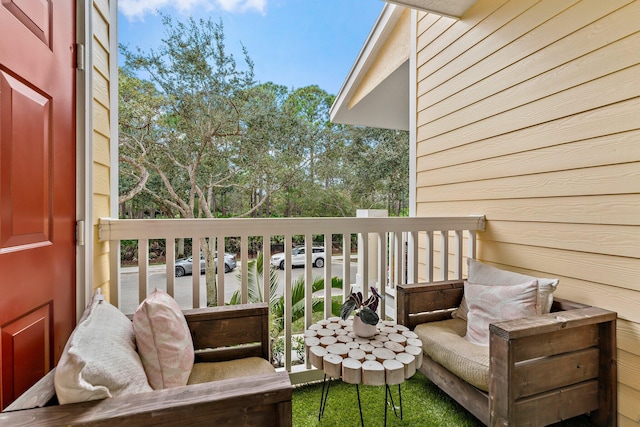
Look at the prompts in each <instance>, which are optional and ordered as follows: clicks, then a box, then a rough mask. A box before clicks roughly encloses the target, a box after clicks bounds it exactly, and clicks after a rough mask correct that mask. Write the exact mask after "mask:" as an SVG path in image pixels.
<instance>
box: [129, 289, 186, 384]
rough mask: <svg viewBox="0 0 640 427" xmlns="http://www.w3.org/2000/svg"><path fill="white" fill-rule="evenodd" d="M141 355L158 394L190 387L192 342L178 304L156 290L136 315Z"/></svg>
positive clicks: (136, 329) (134, 326) (134, 323)
mask: <svg viewBox="0 0 640 427" xmlns="http://www.w3.org/2000/svg"><path fill="white" fill-rule="evenodd" d="M133 330H134V331H135V333H136V342H137V343H138V352H139V353H140V359H142V364H143V366H144V370H145V372H146V373H147V378H148V379H149V384H150V385H151V387H153V388H154V389H156V390H159V389H163V388H169V387H179V386H184V385H187V381H188V380H189V375H191V369H193V361H194V357H195V355H194V351H193V340H192V339H191V332H190V331H189V326H188V325H187V321H186V319H185V318H184V314H183V313H182V310H181V309H180V306H179V305H178V303H177V302H176V301H175V300H174V299H173V298H172V297H171V295H169V294H167V293H166V292H164V291H163V290H161V289H156V290H155V291H153V292H152V293H151V295H149V297H147V299H145V300H144V301H143V302H142V303H141V304H140V306H139V307H138V308H137V309H136V311H135V313H134V314H133Z"/></svg>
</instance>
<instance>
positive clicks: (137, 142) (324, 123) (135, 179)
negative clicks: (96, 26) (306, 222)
mask: <svg viewBox="0 0 640 427" xmlns="http://www.w3.org/2000/svg"><path fill="white" fill-rule="evenodd" d="M163 24H164V28H165V37H164V38H163V39H162V43H161V44H160V47H159V48H157V49H156V50H149V51H146V52H143V51H141V50H139V49H135V48H130V47H128V46H120V49H121V52H122V54H123V56H124V57H125V64H124V66H123V67H122V68H121V69H120V71H119V72H120V81H119V87H120V93H119V129H120V131H119V136H120V138H119V152H120V184H119V185H120V189H119V191H120V203H121V215H122V216H123V217H130V218H148V217H156V216H161V217H169V218H177V217H181V218H198V217H207V218H214V217H238V216H252V217H291V216H307V217H312V216H353V215H354V214H355V210H356V209H357V208H383V209H384V208H386V209H389V210H390V211H391V213H392V214H393V215H401V214H406V206H407V201H408V186H409V182H408V168H409V166H408V165H409V157H408V156H409V150H408V147H409V143H408V141H409V139H408V134H407V132H397V131H389V130H383V129H370V128H360V127H353V126H344V125H338V124H333V123H331V122H330V120H329V111H330V108H331V105H332V104H333V102H334V100H335V96H334V95H332V94H329V93H327V92H326V91H324V90H323V89H321V88H319V87H318V86H315V85H312V86H307V87H303V88H298V89H288V88H287V87H285V86H281V85H277V84H274V83H271V82H267V83H262V84H257V83H256V82H255V81H254V76H253V62H252V60H251V58H250V57H249V54H248V53H247V51H246V50H244V51H243V53H244V55H243V58H242V61H241V62H240V63H238V62H236V60H235V58H234V57H233V56H232V55H230V54H228V53H227V52H226V45H225V43H226V40H225V35H224V27H223V24H222V21H219V22H217V23H216V22H212V21H211V20H196V19H193V18H191V19H187V20H185V21H176V20H173V19H171V18H169V17H163ZM205 250H206V248H205Z"/></svg>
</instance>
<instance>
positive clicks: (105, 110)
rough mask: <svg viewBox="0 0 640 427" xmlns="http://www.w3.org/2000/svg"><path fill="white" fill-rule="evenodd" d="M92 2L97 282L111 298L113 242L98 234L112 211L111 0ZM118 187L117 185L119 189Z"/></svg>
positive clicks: (94, 282)
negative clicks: (110, 252) (110, 247)
mask: <svg viewBox="0 0 640 427" xmlns="http://www.w3.org/2000/svg"><path fill="white" fill-rule="evenodd" d="M112 1H114V0H94V1H93V2H92V11H91V25H92V27H91V28H92V31H93V38H92V41H91V43H92V46H91V52H92V66H93V70H92V71H93V73H92V76H93V80H92V88H93V90H92V104H93V105H92V109H93V141H92V144H93V196H92V197H93V218H92V224H93V226H94V228H95V230H96V232H95V234H94V236H93V239H94V248H95V250H94V259H93V270H94V271H93V277H94V279H93V286H94V289H95V288H102V290H103V292H104V294H105V295H106V296H107V298H109V289H108V286H109V245H108V244H106V243H104V242H99V241H98V238H97V226H98V219H99V218H100V217H101V216H105V215H108V216H110V215H111V209H110V206H111V197H112V196H114V197H117V196H118V195H117V193H116V194H115V195H112V194H111V191H112V190H113V189H112V188H111V173H112V169H111V155H110V153H111V143H112V140H111V117H110V116H111V81H110V78H111V74H112V73H111V72H112V70H111V62H110V58H111V52H110V49H111V39H110V37H111V26H110V25H111V24H110V14H111V10H110V9H111V7H110V5H111V2H112ZM116 191H117V189H116Z"/></svg>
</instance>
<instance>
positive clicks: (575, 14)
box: [415, 0, 640, 426]
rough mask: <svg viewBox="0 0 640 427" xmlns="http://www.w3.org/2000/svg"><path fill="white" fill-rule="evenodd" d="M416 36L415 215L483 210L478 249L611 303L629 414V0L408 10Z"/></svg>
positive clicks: (639, 132)
mask: <svg viewBox="0 0 640 427" xmlns="http://www.w3.org/2000/svg"><path fill="white" fill-rule="evenodd" d="M416 43H417V46H416V52H417V54H416V58H417V99H416V104H417V112H416V114H417V125H416V139H417V143H416V144H417V145H416V153H417V158H416V164H417V170H416V177H415V178H416V187H417V188H416V203H417V205H416V212H417V215H418V216H439V215H466V214H480V213H482V214H485V215H486V218H487V228H486V231H485V232H483V233H479V234H478V254H477V255H478V258H479V259H480V260H482V261H484V262H487V263H490V264H492V265H495V266H498V267H500V268H505V269H509V270H513V271H518V272H522V273H528V274H534V275H539V276H544V277H559V278H560V285H559V287H558V290H557V292H556V295H557V296H558V297H562V298H567V299H571V300H575V301H579V302H583V303H587V304H591V305H596V306H599V307H602V308H606V309H609V310H614V311H616V312H617V313H618V316H619V319H620V320H619V321H618V369H619V370H618V372H619V392H618V396H619V399H618V400H619V415H620V418H619V425H620V426H624V425H637V420H638V419H640V409H638V408H640V311H638V307H639V306H640V284H639V282H638V280H637V277H639V276H640V259H639V258H640V84H639V83H638V82H639V81H640V49H638V46H640V1H637V0H636V1H632V0H607V1H606V2H603V1H601V0H562V1H560V0H554V1H538V0H479V1H478V2H477V3H476V4H475V5H474V6H473V7H472V8H471V9H470V10H469V11H468V12H467V13H466V14H465V16H464V17H463V18H462V19H461V20H460V21H455V20H451V19H449V18H443V17H439V16H437V15H433V14H428V13H422V12H419V13H418V22H417V40H416ZM424 244H425V243H424V239H422V240H421V241H420V245H421V247H424Z"/></svg>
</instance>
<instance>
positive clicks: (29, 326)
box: [0, 0, 76, 408]
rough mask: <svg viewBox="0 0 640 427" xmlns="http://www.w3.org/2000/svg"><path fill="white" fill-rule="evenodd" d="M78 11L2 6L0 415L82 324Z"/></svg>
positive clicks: (67, 4)
mask: <svg viewBox="0 0 640 427" xmlns="http://www.w3.org/2000/svg"><path fill="white" fill-rule="evenodd" d="M74 4H75V2H72V1H69V0H66V1H56V2H54V1H53V0H1V2H0V408H4V407H6V406H7V405H8V404H9V403H10V402H12V401H13V400H14V399H15V398H16V397H18V396H19V395H20V394H21V393H22V392H23V391H25V390H26V389H27V388H29V387H30V386H31V385H32V384H33V383H35V382H36V381H37V380H38V379H39V378H41V377H42V376H43V375H44V374H45V373H47V372H48V371H49V370H50V369H51V368H52V367H53V366H54V365H55V364H56V363H57V361H58V359H59V357H60V353H61V352H62V349H63V347H64V345H65V342H66V340H67V338H68V337H69V334H70V333H71V330H72V328H73V325H74V323H75V231H74V230H75V201H76V196H75V6H74Z"/></svg>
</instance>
